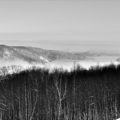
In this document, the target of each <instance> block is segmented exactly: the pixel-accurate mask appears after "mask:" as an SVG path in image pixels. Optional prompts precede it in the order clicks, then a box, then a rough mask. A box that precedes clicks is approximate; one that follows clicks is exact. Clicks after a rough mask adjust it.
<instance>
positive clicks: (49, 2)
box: [0, 0, 120, 51]
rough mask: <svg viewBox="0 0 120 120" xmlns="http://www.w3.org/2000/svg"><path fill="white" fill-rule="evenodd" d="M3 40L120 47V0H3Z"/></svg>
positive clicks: (0, 27)
mask: <svg viewBox="0 0 120 120" xmlns="http://www.w3.org/2000/svg"><path fill="white" fill-rule="evenodd" d="M0 44H7V45H26V46H36V47H41V48H47V49H59V50H69V51H81V50H84V51H85V50H96V49H97V50H108V51H112V50H113V51H120V48H119V46H120V0H0Z"/></svg>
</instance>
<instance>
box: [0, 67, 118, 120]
mask: <svg viewBox="0 0 120 120" xmlns="http://www.w3.org/2000/svg"><path fill="white" fill-rule="evenodd" d="M119 117H120V66H113V65H111V66H109V67H102V68H95V69H90V70H81V69H79V68H78V69H76V70H73V71H71V72H67V71H58V70H55V71H54V72H52V73H50V72H49V71H48V70H42V69H39V70H29V71H23V72H20V73H16V74H13V75H7V76H6V77H1V82H0V119H1V120H115V119H117V118H119Z"/></svg>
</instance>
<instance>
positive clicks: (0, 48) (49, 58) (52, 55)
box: [0, 45, 119, 73]
mask: <svg viewBox="0 0 120 120" xmlns="http://www.w3.org/2000/svg"><path fill="white" fill-rule="evenodd" d="M106 56H107V57H108V58H107V59H108V60H107V62H108V63H110V62H111V61H116V60H117V61H118V59H117V58H119V55H115V54H111V53H99V52H98V53H97V52H89V51H88V52H82V53H72V52H71V53H70V52H63V51H56V50H45V49H42V48H35V47H25V46H7V45H0V68H1V69H2V70H4V72H5V71H7V70H8V71H7V72H6V73H12V72H11V71H14V72H15V71H21V70H23V69H30V68H31V67H45V68H48V69H49V68H60V67H63V68H64V67H66V68H70V66H72V67H73V65H74V64H75V63H79V65H80V66H82V67H84V66H85V67H86V65H87V64H89V66H91V65H96V64H98V63H100V60H102V61H101V62H102V63H103V59H104V58H106ZM113 57H115V58H114V59H113ZM81 61H82V62H81ZM83 61H84V62H83ZM87 61H89V62H87ZM91 61H92V62H91ZM82 63H84V64H82ZM103 64H104V63H103ZM87 67H88V65H87ZM3 68H4V69H3ZM1 69H0V70H1Z"/></svg>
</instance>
